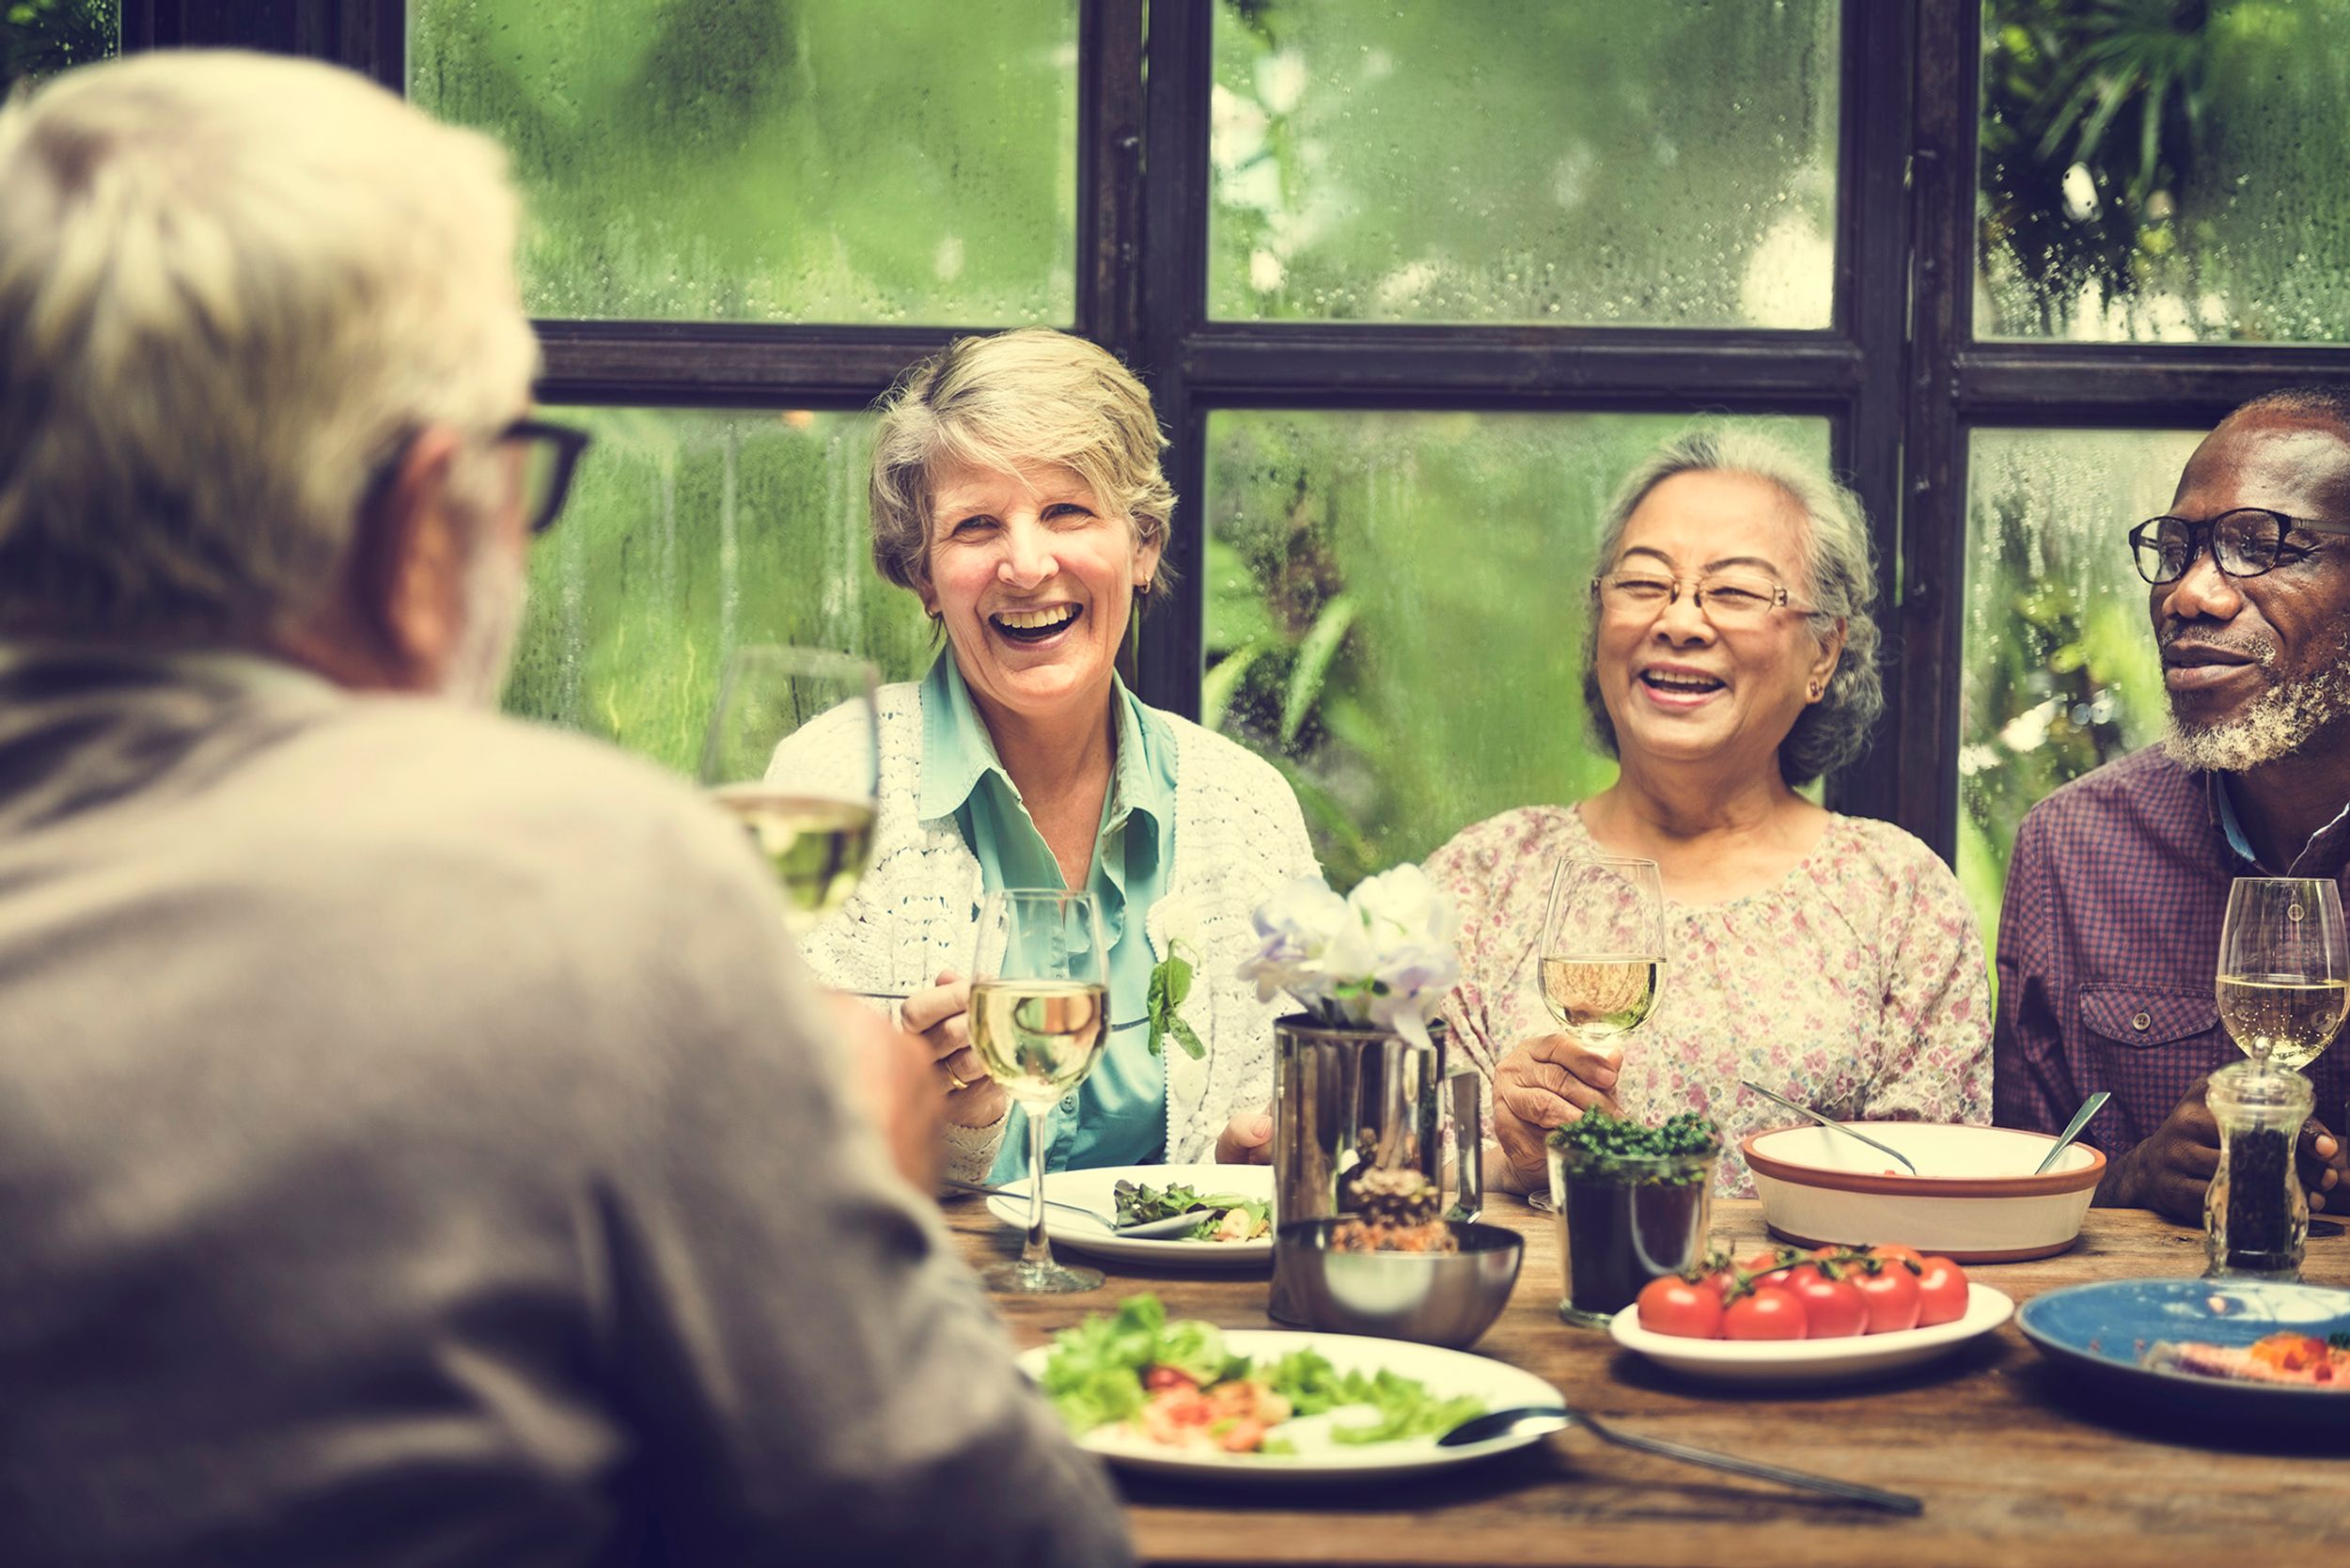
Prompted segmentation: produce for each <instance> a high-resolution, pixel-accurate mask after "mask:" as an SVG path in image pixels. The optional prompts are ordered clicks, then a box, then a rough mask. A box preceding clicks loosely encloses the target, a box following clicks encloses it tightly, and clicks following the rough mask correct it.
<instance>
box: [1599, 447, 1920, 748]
mask: <svg viewBox="0 0 2350 1568" xmlns="http://www.w3.org/2000/svg"><path fill="white" fill-rule="evenodd" d="M1676 474H1742V475H1745V476H1746V477H1747V478H1755V479H1761V480H1762V481H1763V482H1764V483H1765V484H1769V485H1772V486H1775V487H1776V488H1777V489H1778V491H1779V492H1780V493H1781V494H1784V495H1785V496H1786V497H1787V498H1788V499H1789V500H1790V501H1793V502H1794V505H1795V509H1796V510H1798V511H1800V512H1802V513H1803V516H1804V530H1803V574H1804V579H1805V581H1804V583H1803V584H1802V585H1798V586H1799V588H1801V590H1802V591H1803V592H1804V593H1805V594H1806V595H1807V596H1808V597H1809V598H1810V601H1811V605H1812V608H1811V613H1810V615H1809V616H1807V617H1806V619H1808V620H1809V621H1810V626H1811V635H1812V636H1813V638H1814V639H1815V640H1816V641H1817V642H1818V643H1819V645H1820V646H1822V647H1825V646H1826V643H1827V635H1828V633H1827V628H1828V627H1830V626H1832V625H1833V624H1834V623H1836V622H1838V621H1841V622H1842V623H1843V627H1844V648H1843V651H1842V653H1841V655H1839V656H1838V658H1837V661H1836V670H1835V673H1834V674H1832V675H1830V676H1829V677H1828V682H1827V690H1826V691H1825V693H1823V694H1822V696H1821V698H1820V700H1819V701H1817V702H1814V703H1812V704H1811V705H1810V707H1808V708H1806V709H1804V711H1803V712H1802V713H1799V714H1797V715H1796V716H1795V724H1794V729H1790V730H1789V731H1788V732H1787V737H1786V739H1784V740H1782V741H1780V742H1779V744H1778V771H1779V776H1780V777H1782V778H1784V779H1785V780H1786V781H1787V782H1788V783H1789V784H1790V785H1793V786H1800V785H1804V784H1809V783H1810V782H1811V780H1813V779H1815V778H1817V777H1819V776H1821V775H1823V774H1826V773H1832V772H1834V771H1835V770H1836V769H1838V768H1841V767H1842V766H1843V765H1844V764H1845V763H1847V762H1850V761H1852V760H1855V759H1857V757H1859V755H1860V754H1861V753H1862V752H1863V751H1866V750H1867V749H1868V747H1869V734H1870V731H1871V730H1872V729H1874V728H1875V725H1876V721H1877V715H1878V714H1879V713H1883V712H1884V711H1885V682H1884V679H1883V677H1882V676H1881V675H1880V674H1879V672H1878V670H1877V623H1876V617H1875V616H1874V614H1872V611H1873V610H1874V609H1875V607H1876V598H1877V579H1876V568H1875V564H1874V561H1873V559H1872V551H1871V549H1870V545H1869V516H1868V513H1867V511H1866V510H1864V509H1863V508H1862V507H1861V505H1860V497H1859V496H1857V495H1856V494H1853V493H1852V491H1850V490H1849V489H1847V488H1846V487H1845V486H1843V485H1842V484H1840V483H1838V482H1837V479H1836V476H1835V475H1833V474H1831V473H1829V472H1828V471H1827V469H1826V468H1825V467H1824V466H1822V465H1821V464H1819V463H1813V462H1810V460H1808V459H1805V458H1799V457H1797V456H1796V455H1795V454H1794V453H1793V452H1791V451H1789V450H1788V449H1787V448H1786V447H1781V446H1780V445H1778V443H1777V442H1775V441H1773V440H1771V439H1770V438H1769V437H1767V436H1763V435H1759V434H1756V433H1755V432H1754V431H1746V430H1740V429H1738V428H1736V427H1735V426H1708V427H1701V428H1700V429H1697V430H1693V431H1685V432H1684V433H1683V434H1681V435H1679V436H1677V437H1675V438H1674V439H1672V440H1671V441H1669V442H1667V443H1666V444H1665V445H1664V446H1663V447H1659V448H1657V449H1656V450H1655V451H1654V452H1653V453H1651V454H1650V455H1649V457H1648V459H1647V461H1645V462H1643V463H1641V464H1640V465H1639V467H1637V468H1636V469H1634V470H1633V471H1632V473H1631V475H1630V476H1629V477H1628V478H1626V479H1625V480H1624V482H1623V485H1622V488H1621V489H1619V490H1618V491H1617V492H1616V499H1615V501H1614V503H1613V504H1612V505H1610V506H1609V507H1608V509H1607V515H1606V519H1605V521H1604V522H1603V523H1602V524H1601V525H1600V536H1599V555H1598V557H1597V563H1596V566H1595V568H1594V570H1595V571H1596V572H1601V573H1605V572H1611V571H1613V570H1614V569H1615V564H1616V552H1617V550H1618V549H1619V548H1620V547H1621V546H1622V543H1623V533H1624V528H1625V527H1626V526H1627V525H1629V524H1630V523H1631V521H1632V514H1633V513H1634V512H1636V511H1637V510H1640V503H1641V502H1642V501H1645V500H1647V499H1648V496H1649V492H1651V491H1653V490H1654V489H1655V488H1656V487H1657V486H1658V485H1660V484H1663V483H1664V482H1665V481H1666V480H1667V479H1669V478H1672V477H1673V476H1674V475H1676ZM1598 651H1599V616H1598V614H1597V607H1596V606H1594V607H1593V613H1592V614H1591V615H1590V618H1589V619H1587V621H1586V622H1585V625H1584V634H1583V711H1584V713H1585V714H1586V715H1587V716H1588V717H1589V718H1590V723H1591V733H1592V734H1593V736H1595V737H1596V738H1597V739H1598V741H1599V744H1600V745H1601V747H1602V748H1603V749H1605V750H1606V753H1607V755H1609V756H1610V757H1613V756H1614V755H1615V754H1616V726H1615V722H1614V720H1612V719H1611V718H1609V717H1608V714H1607V704H1606V701H1605V700H1604V699H1603V698H1601V696H1600V690H1599V670H1598Z"/></svg>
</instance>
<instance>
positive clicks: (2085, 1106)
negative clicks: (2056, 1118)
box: [2032, 1089, 2113, 1176]
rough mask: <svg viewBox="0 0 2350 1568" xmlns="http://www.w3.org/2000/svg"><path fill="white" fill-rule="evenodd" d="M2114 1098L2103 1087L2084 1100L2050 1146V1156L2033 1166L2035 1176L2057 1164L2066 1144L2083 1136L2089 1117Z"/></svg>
mask: <svg viewBox="0 0 2350 1568" xmlns="http://www.w3.org/2000/svg"><path fill="white" fill-rule="evenodd" d="M2112 1098H2113V1095H2112V1094H2111V1093H2110V1092H2109V1091H2107V1090H2102V1089H2101V1090H2098V1091H2097V1092H2096V1093H2094V1094H2092V1095H2091V1096H2090V1097H2089V1098H2088V1099H2086V1100H2083V1101H2082V1102H2081V1108H2080V1109H2078V1110H2076V1111H2075V1112H2074V1113H2073V1120H2072V1121H2067V1122H2066V1123H2065V1124H2064V1131H2063V1133H2062V1134H2061V1135H2060V1136H2059V1137H2058V1138H2057V1140H2056V1142H2054V1143H2053V1144H2050V1145H2049V1146H2048V1157H2047V1158H2046V1159H2045V1160H2042V1161H2041V1162H2040V1163H2039V1164H2038V1165H2036V1166H2034V1167H2033V1168H2032V1174H2033V1175H2035V1176H2037V1175H2040V1174H2041V1173H2042V1172H2044V1171H2045V1170H2046V1169H2047V1168H2049V1167H2050V1166H2052V1165H2054V1164H2056V1163H2057V1156H2058V1155H2059V1154H2061V1153H2063V1152H2064V1150H2065V1146H2066V1145H2068V1144H2070V1143H2071V1142H2072V1141H2073V1140H2074V1139H2075V1138H2076V1137H2080V1136H2081V1129H2082V1128H2083V1127H2086V1126H2088V1125H2089V1119H2090V1118H2091V1117H2092V1116H2094V1115H2096V1114H2097V1113H2098V1111H2100V1110H2102V1109H2103V1108H2104V1107H2105V1103H2106V1102H2107V1100H2110V1099H2112Z"/></svg>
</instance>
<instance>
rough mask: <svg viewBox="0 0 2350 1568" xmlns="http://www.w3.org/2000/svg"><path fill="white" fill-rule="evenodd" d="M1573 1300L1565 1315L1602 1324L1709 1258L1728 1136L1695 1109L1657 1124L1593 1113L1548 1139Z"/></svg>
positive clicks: (1566, 1303)
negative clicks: (1663, 1279)
mask: <svg viewBox="0 0 2350 1568" xmlns="http://www.w3.org/2000/svg"><path fill="white" fill-rule="evenodd" d="M1549 1148H1550V1196H1551V1200H1552V1201H1553V1202H1554V1203H1555V1204H1557V1206H1558V1209H1559V1252H1560V1254H1561V1255H1562V1256H1563V1257H1564V1259H1565V1261H1566V1276H1567V1279H1566V1284H1567V1294H1566V1298H1565V1299H1564V1300H1562V1301H1561V1302H1559V1316H1560V1317H1562V1318H1564V1319H1566V1320H1567V1321H1568V1322H1569V1323H1575V1324H1582V1325H1587V1326H1598V1325H1604V1324H1606V1322H1607V1320H1608V1319H1609V1318H1610V1317H1612V1316H1614V1315H1615V1314H1616V1313H1617V1312H1619V1311H1621V1310H1622V1309H1624V1308H1626V1307H1629V1306H1631V1305H1632V1301H1633V1298H1634V1297H1636V1296H1637V1295H1638V1294H1640V1287H1641V1286H1643V1285H1645V1284H1647V1283H1648V1282H1649V1281H1650V1280H1652V1279H1653V1278H1656V1277H1657V1276H1658V1275H1661V1274H1678V1273H1680V1272H1681V1271H1682V1270H1684V1269H1685V1268H1688V1267H1689V1266H1690V1265H1692V1264H1693V1263H1695V1262H1698V1260H1699V1259H1700V1258H1701V1257H1703V1256H1704V1254H1705V1234H1706V1226H1707V1220H1708V1198H1709V1195H1710V1194H1711V1192H1712V1190H1713V1184H1714V1168H1715V1166H1716V1164H1718V1163H1719V1162H1720V1159H1721V1153H1722V1135H1721V1129H1720V1128H1718V1127H1716V1126H1715V1124H1714V1123H1713V1122H1711V1121H1707V1120H1706V1119H1705V1118H1704V1117H1702V1116H1700V1115H1698V1114H1697V1113H1696V1112H1694V1111H1683V1112H1681V1113H1680V1114H1679V1115H1677V1116H1672V1117H1669V1118H1667V1119H1666V1120H1665V1121H1664V1122H1663V1123H1662V1124H1661V1125H1658V1126H1655V1127H1643V1126H1641V1125H1640V1124H1639V1123H1638V1122H1637V1121H1625V1120H1623V1119H1622V1118H1621V1117H1615V1116H1610V1115H1609V1114H1608V1113H1607V1112H1606V1111H1604V1110H1589V1111H1586V1112H1584V1113H1583V1115H1582V1116H1580V1117H1578V1118H1577V1119H1575V1121H1570V1122H1568V1123H1567V1124H1566V1125H1565V1126H1563V1127H1560V1128H1559V1129H1558V1130H1557V1131H1555V1132H1553V1133H1552V1134H1551V1135H1550V1138H1549Z"/></svg>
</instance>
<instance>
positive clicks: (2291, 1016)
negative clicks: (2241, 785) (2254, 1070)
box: [2218, 876, 2350, 1073]
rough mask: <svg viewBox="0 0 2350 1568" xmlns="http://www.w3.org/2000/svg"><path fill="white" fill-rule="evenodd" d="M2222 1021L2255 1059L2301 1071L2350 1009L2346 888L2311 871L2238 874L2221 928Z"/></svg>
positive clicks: (2331, 1037) (2338, 1028) (2330, 1038)
mask: <svg viewBox="0 0 2350 1568" xmlns="http://www.w3.org/2000/svg"><path fill="white" fill-rule="evenodd" d="M2218 993H2219V1021H2220V1022H2221V1023H2222V1024H2225V1025H2226V1026H2227V1027H2228V1034H2229V1037H2230V1038H2231V1039H2233V1040H2234V1042H2235V1043H2236V1047H2237V1048H2238V1049H2239V1050H2241V1051H2242V1052H2243V1053H2244V1054H2245V1055H2246V1056H2248V1057H2250V1058H2252V1059H2253V1060H2254V1061H2271V1062H2275V1063H2276V1064H2277V1065H2278V1066H2279V1067H2289V1068H2291V1069H2293V1070H2294V1071H2295V1072H2296V1073H2299V1072H2303V1071H2305V1070H2307V1068H2308V1067H2309V1065H2310V1063H2311V1062H2313V1061H2315V1060H2316V1059H2317V1058H2318V1057H2319V1056H2320V1055H2321V1054H2322V1053H2323V1052H2324V1051H2325V1049H2326V1046H2328V1045H2330V1044H2332V1043H2333V1040H2334V1036H2335V1035H2336V1034H2338V1033H2340V1032H2341V1030H2342V1020H2343V1018H2344V1017H2345V1016H2350V937H2345V935H2344V933H2343V928H2342V895H2341V893H2340V891H2339V890H2337V889H2336V887H2335V886H2334V885H2333V883H2331V882H2328V881H2323V880H2320V879H2316V878H2311V877H2271V876H2240V877H2238V878H2236V880H2235V886H2233V888H2231V889H2230V890H2229V892H2228V919H2227V923H2226V924H2225V925H2224V926H2222V927H2221V928H2220V931H2219V977H2218Z"/></svg>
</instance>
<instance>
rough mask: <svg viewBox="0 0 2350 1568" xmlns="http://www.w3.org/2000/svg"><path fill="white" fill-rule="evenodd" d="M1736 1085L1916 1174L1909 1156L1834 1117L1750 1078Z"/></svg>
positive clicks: (1743, 1079) (1913, 1174) (1916, 1171)
mask: <svg viewBox="0 0 2350 1568" xmlns="http://www.w3.org/2000/svg"><path fill="white" fill-rule="evenodd" d="M1738 1085H1739V1087H1740V1088H1741V1089H1748V1090H1753V1091H1754V1092H1755V1093H1757V1094H1760V1095H1761V1096H1763V1099H1765V1100H1768V1101H1769V1102H1771V1104H1773V1105H1784V1106H1785V1107H1786V1108H1787V1109H1789V1110H1791V1111H1794V1113H1795V1114H1796V1115H1797V1116H1808V1117H1810V1119H1811V1120H1812V1121H1817V1122H1818V1123H1819V1124H1820V1125H1821V1126H1823V1127H1833V1128H1835V1129H1836V1130H1837V1131H1838V1132H1840V1133H1841V1134H1843V1135H1844V1136H1845V1137H1857V1138H1858V1139H1859V1140H1860V1141H1861V1142H1863V1143H1865V1144H1867V1145H1868V1146H1869V1147H1870V1148H1872V1149H1873V1150H1875V1151H1876V1152H1878V1153H1880V1154H1883V1155H1885V1156H1886V1157H1887V1158H1888V1159H1894V1160H1899V1161H1900V1162H1901V1165H1902V1168H1903V1169H1904V1170H1906V1171H1908V1172H1909V1173H1910V1174H1911V1175H1912V1176H1915V1175H1917V1174H1918V1168H1917V1167H1916V1166H1914V1165H1912V1164H1910V1163H1909V1156H1908V1155H1907V1154H1904V1153H1903V1152H1901V1151H1900V1150H1898V1149H1896V1148H1894V1147H1892V1146H1891V1145H1890V1144H1885V1143H1879V1142H1878V1141H1877V1140H1876V1139H1874V1138H1872V1137H1870V1136H1869V1135H1868V1134H1866V1133H1857V1132H1855V1131H1853V1129H1851V1128H1850V1127H1847V1126H1845V1125H1844V1124H1843V1123H1842V1122H1841V1121H1837V1120H1836V1119H1835V1118H1834V1117H1832V1116H1822V1115H1821V1114H1820V1113H1819V1112H1818V1111H1815V1110H1813V1109H1812V1108H1811V1107H1810V1105H1797V1104H1796V1103H1795V1102H1794V1101H1793V1100H1790V1099H1789V1098H1787V1096H1785V1095H1784V1094H1774V1093H1772V1092H1771V1091H1770V1090H1767V1089H1764V1088H1763V1086H1762V1085H1761V1084H1759V1083H1756V1082H1754V1081H1753V1080H1752V1079H1751V1078H1741V1079H1739V1080H1738Z"/></svg>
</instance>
